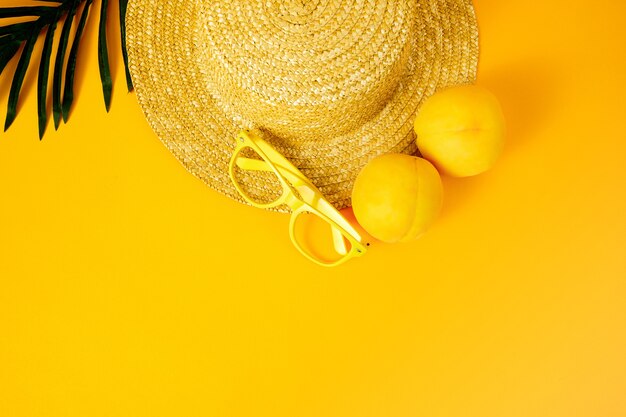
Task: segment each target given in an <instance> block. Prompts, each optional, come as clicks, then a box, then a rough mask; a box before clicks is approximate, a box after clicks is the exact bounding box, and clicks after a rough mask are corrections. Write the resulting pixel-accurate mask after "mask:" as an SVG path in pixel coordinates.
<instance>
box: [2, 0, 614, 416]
mask: <svg viewBox="0 0 626 417" xmlns="http://www.w3.org/2000/svg"><path fill="white" fill-rule="evenodd" d="M476 3H477V4H476V6H477V13H478V17H479V21H480V27H481V35H482V38H481V39H482V40H481V42H482V56H481V62H480V74H479V83H480V84H482V85H484V86H486V87H488V88H490V89H492V90H493V91H494V92H495V93H496V94H497V95H498V97H499V98H500V99H501V101H502V105H503V108H504V111H505V114H506V117H507V120H508V124H509V137H508V143H507V146H506V149H505V153H504V155H503V157H502V158H501V159H500V161H499V162H498V164H497V165H496V167H495V168H494V169H493V170H492V171H490V172H489V173H487V174H485V175H482V176H480V177H476V178H471V179H454V180H453V179H445V180H444V187H445V192H446V194H445V203H444V211H443V216H442V217H441V219H440V220H439V221H438V223H437V224H436V225H435V226H434V227H433V228H432V229H431V230H430V231H429V232H428V233H427V234H426V235H425V236H423V238H421V239H420V240H418V241H416V242H414V243H410V244H403V245H397V246H394V245H383V244H374V245H373V247H371V249H370V251H369V252H368V254H367V256H365V257H363V258H362V259H358V260H354V261H351V262H350V263H348V264H346V265H345V266H344V267H341V268H339V269H335V270H327V269H322V268H320V267H317V266H316V265H314V264H311V263H310V262H309V261H307V260H306V259H304V258H303V257H302V256H301V255H299V254H298V253H297V251H296V250H295V249H294V248H293V247H292V245H291V242H290V240H289V238H288V236H287V230H288V228H287V221H288V217H287V216H285V215H281V214H274V213H265V212H261V211H258V210H255V209H252V208H248V207H245V206H243V205H239V204H238V203H235V202H231V201H230V200H227V199H225V198H223V197H221V196H220V195H218V194H216V193H214V192H212V191H209V190H208V189H206V188H205V186H204V185H203V184H202V183H201V182H200V181H198V180H196V179H195V178H193V177H192V176H191V175H190V174H188V173H187V172H186V171H185V170H184V169H183V168H182V167H181V166H180V164H179V163H178V162H177V161H176V160H174V158H173V157H172V156H171V155H170V154H169V153H168V151H167V150H166V149H165V148H164V147H163V146H162V145H161V144H160V143H159V141H158V140H157V139H156V138H155V137H154V136H153V134H152V132H151V130H150V128H149V127H148V126H147V124H146V122H145V121H144V119H143V117H142V114H141V111H140V109H139V107H138V105H137V103H136V100H135V97H134V95H132V94H130V95H128V94H126V93H125V91H124V82H123V74H122V72H121V67H120V62H119V59H118V58H116V71H115V76H116V84H115V87H116V89H115V93H114V97H113V107H112V110H111V113H110V114H108V115H107V114H105V112H104V110H103V109H102V104H101V103H102V98H101V96H100V91H99V84H98V83H99V80H98V75H97V71H96V68H97V60H96V48H95V42H94V40H95V33H94V31H93V28H92V29H91V31H90V32H88V33H87V36H88V41H87V42H86V43H85V47H84V48H83V53H82V55H83V56H84V57H86V58H87V65H86V66H83V67H82V70H81V73H80V75H79V77H78V84H79V85H80V93H79V94H78V95H77V103H76V104H77V105H76V107H75V111H74V112H73V114H72V116H71V120H70V123H69V124H68V125H64V126H63V127H62V128H61V129H60V130H59V131H58V132H57V133H54V132H53V131H52V130H51V129H50V127H49V132H48V134H47V135H46V137H45V139H44V141H43V142H41V143H40V142H39V140H38V139H37V131H36V119H35V114H36V110H35V102H36V100H35V95H34V88H32V87H29V91H28V97H27V98H26V99H25V100H23V101H22V105H21V109H20V114H19V116H18V119H17V121H16V122H15V125H14V126H13V127H12V128H11V129H10V131H9V132H8V133H2V134H0V416H2V417H5V416H6V417H25V416H28V417H35V416H36V417H44V416H45V417H49V416H50V417H51V416H59V417H61V416H63V417H70V416H81V417H82V416H90V417H97V416H272V417H279V416H289V417H296V416H297V417H304V416H315V417H320V416H324V417H331V416H333V417H334V416H337V417H339V416H341V417H349V416H360V417H363V416H385V417H395V416H398V417H399V416H428V417H437V416H446V417H448V416H449V417H453V416H454V417H456V416H477V417H478V416H479V417H489V416H494V417H495V416H498V417H503V416H504V417H514V416H520V417H527V416H533V417H538V416H546V417H561V416H562V417H575V416H585V417H595V416H602V417H613V416H615V417H618V416H620V417H622V416H624V415H626V395H625V394H624V393H625V392H626V353H625V352H626V197H625V190H626V135H625V133H624V131H625V129H624V118H625V116H624V111H625V109H626V102H625V98H624V97H626V89H625V87H624V86H625V85H626V76H625V73H626V71H625V69H624V68H625V67H626V56H625V55H624V53H623V49H624V45H625V44H626V42H625V41H626V29H625V26H624V23H623V16H624V14H625V13H626V6H625V5H624V4H623V2H618V1H614V0H600V1H596V2H593V3H590V2H587V1H584V2H583V1H580V0H570V1H564V0H559V1H557V0H555V1H550V2H533V3H531V4H529V2H527V1H521V0H510V1H501V0H479V1H477V2H476ZM31 81H32V79H31ZM30 85H32V82H31V83H30ZM7 90H8V81H7V77H6V76H3V77H2V79H1V80H0V92H1V93H0V100H1V102H2V103H3V104H2V105H1V106H0V113H2V114H4V110H5V106H6V104H4V103H6V96H7Z"/></svg>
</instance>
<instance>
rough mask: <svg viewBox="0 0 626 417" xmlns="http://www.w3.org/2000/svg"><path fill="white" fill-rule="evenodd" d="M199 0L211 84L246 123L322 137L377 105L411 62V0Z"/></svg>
mask: <svg viewBox="0 0 626 417" xmlns="http://www.w3.org/2000/svg"><path fill="white" fill-rule="evenodd" d="M203 4H204V6H203V19H201V20H202V22H203V23H202V28H200V29H199V30H200V32H201V36H200V37H199V38H200V39H201V40H202V41H203V42H204V45H201V49H202V50H203V51H204V54H203V57H202V59H203V65H204V67H205V68H206V75H207V79H208V80H209V82H210V83H211V84H212V85H211V91H213V92H214V99H215V100H216V101H217V102H220V103H221V105H223V106H224V107H226V108H231V109H233V110H234V112H235V113H237V114H239V115H240V116H241V124H242V125H244V126H259V127H262V128H264V129H267V130H269V131H270V132H272V133H274V134H276V135H278V136H281V137H283V138H294V139H298V140H299V141H302V140H305V141H306V140H315V141H324V140H329V139H332V138H333V137H337V136H340V135H342V134H346V133H348V132H351V131H354V130H356V129H358V128H359V127H360V126H362V125H363V124H364V123H366V122H367V121H368V120H370V119H372V118H373V117H375V116H376V115H377V114H379V113H380V112H381V110H382V109H383V108H384V106H385V104H386V103H387V101H388V100H389V98H390V97H392V96H393V93H394V92H395V90H396V89H397V88H398V86H399V84H400V83H401V81H402V79H403V77H404V76H405V75H406V74H407V72H408V71H412V70H413V68H412V65H410V63H409V58H410V56H411V48H412V47H413V45H412V44H411V40H412V39H413V38H414V36H412V35H413V31H414V30H415V21H416V13H415V2H411V1H410V2H405V1H399V2H389V1H377V0H368V1H365V0H355V1H353V2H350V3H349V4H348V3H346V2H345V1H340V0H308V1H307V0H264V1H234V0H229V1H226V0H225V1H210V2H204V3H203Z"/></svg>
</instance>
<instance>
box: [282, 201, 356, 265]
mask: <svg viewBox="0 0 626 417" xmlns="http://www.w3.org/2000/svg"><path fill="white" fill-rule="evenodd" d="M294 235H295V241H296V242H295V243H296V245H298V246H299V248H300V249H301V250H302V251H303V252H305V253H306V254H307V255H308V256H310V257H311V258H314V259H317V260H318V261H320V262H321V263H324V264H332V263H335V262H337V261H340V260H341V259H343V258H344V257H346V256H347V255H348V254H349V253H350V251H351V249H352V244H351V243H350V241H349V240H348V239H347V238H346V237H345V236H344V235H343V233H342V232H341V229H339V228H336V227H334V226H332V225H331V224H330V223H328V222H326V221H325V220H324V219H323V218H321V217H319V216H317V215H315V214H309V213H300V214H298V215H297V217H296V218H295V220H294Z"/></svg>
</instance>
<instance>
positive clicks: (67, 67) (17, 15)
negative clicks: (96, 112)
mask: <svg viewBox="0 0 626 417" xmlns="http://www.w3.org/2000/svg"><path fill="white" fill-rule="evenodd" d="M118 1H119V10H120V16H119V18H120V29H121V35H122V45H121V49H122V56H123V59H124V66H125V76H126V84H127V87H128V91H131V90H132V81H131V78H130V73H129V71H128V55H127V52H126V43H125V38H126V25H125V22H124V16H125V13H126V7H127V0H118ZM25 2H26V0H25ZM39 2H40V3H47V4H46V5H37V6H28V5H24V6H18V7H2V6H0V75H2V73H3V72H4V70H5V69H6V68H7V65H8V64H9V62H11V60H13V59H14V58H16V57H17V56H19V61H18V64H17V67H16V69H15V71H14V73H13V80H12V83H11V90H10V92H9V101H8V106H7V115H6V120H5V130H6V129H8V128H9V127H10V126H11V124H12V123H13V121H14V120H15V118H16V116H17V112H18V102H19V99H20V92H21V91H22V86H23V83H24V80H25V77H26V73H27V71H28V68H29V67H30V64H31V60H32V55H33V50H34V47H35V45H36V43H37V42H38V41H39V39H40V38H44V39H43V49H42V51H41V56H40V61H39V71H38V77H37V116H38V117H37V119H38V123H39V138H40V139H41V138H43V135H44V133H45V129H46V125H47V121H48V110H47V102H48V96H49V95H50V96H51V97H52V118H53V120H54V126H55V129H57V128H58V127H59V125H60V123H61V121H62V120H63V121H65V122H67V120H68V118H69V115H70V112H71V109H72V106H73V104H74V88H75V85H74V79H75V73H76V66H77V65H79V64H80V59H79V50H80V48H79V47H80V43H81V39H82V35H83V32H84V30H85V28H86V26H87V25H88V24H89V22H90V19H89V16H90V8H91V5H92V3H93V0H39ZM108 8H109V0H101V3H100V21H99V29H98V67H99V70H100V80H101V83H102V93H103V96H104V104H105V109H106V111H109V108H110V105H111V95H112V90H113V82H112V77H111V69H110V66H109V56H108V54H109V50H108V47H107V14H108V13H107V12H108ZM79 11H80V12H79ZM4 19H11V20H10V23H8V22H7V23H8V24H3V22H4ZM16 20H17V22H16ZM59 25H62V28H61V33H60V36H58V39H57V40H56V44H57V45H56V55H55V56H54V69H52V68H51V65H52V64H51V61H52V55H53V51H54V49H55V48H54V46H55V45H54V44H55V32H56V29H57V27H59ZM44 32H45V37H44V36H43V35H44ZM72 34H73V37H72ZM71 37H72V40H71V41H70V38H71ZM68 48H69V51H68ZM50 77H51V78H52V89H51V91H48V81H49V78H50Z"/></svg>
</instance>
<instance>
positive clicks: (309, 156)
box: [126, 0, 479, 208]
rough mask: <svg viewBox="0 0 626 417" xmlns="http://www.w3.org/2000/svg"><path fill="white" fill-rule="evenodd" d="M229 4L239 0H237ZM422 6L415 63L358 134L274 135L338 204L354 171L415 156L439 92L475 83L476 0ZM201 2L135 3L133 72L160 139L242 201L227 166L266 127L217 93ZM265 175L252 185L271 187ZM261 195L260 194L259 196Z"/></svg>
mask: <svg viewBox="0 0 626 417" xmlns="http://www.w3.org/2000/svg"><path fill="white" fill-rule="evenodd" d="M231 1H232V0H231ZM415 1H417V8H418V11H419V16H418V17H419V19H418V21H417V22H416V25H417V30H416V36H415V39H414V40H413V42H412V47H411V56H410V58H409V62H408V67H409V68H407V70H406V72H405V73H404V75H403V77H402V79H401V80H399V83H398V86H397V88H396V89H395V90H394V92H393V95H392V96H391V97H390V98H389V99H388V100H387V101H386V102H385V103H384V105H383V106H382V108H381V110H380V111H379V112H378V114H377V115H375V116H374V117H373V118H371V119H370V120H367V121H366V122H365V123H363V124H362V125H361V126H360V127H359V128H358V129H355V130H353V131H350V132H346V133H344V134H341V135H338V136H336V137H330V138H328V140H326V141H323V142H320V141H312V140H307V138H302V140H300V141H298V140H293V139H292V138H290V139H285V140H282V139H281V138H280V137H275V138H270V140H269V141H270V142H271V143H272V144H273V145H274V146H275V147H276V149H277V150H278V151H279V152H281V153H282V154H283V155H284V156H285V157H287V158H288V159H289V160H290V161H291V162H292V163H293V164H294V165H296V166H297V167H298V168H299V169H300V170H301V171H302V172H303V174H304V175H306V176H307V177H308V178H309V179H310V180H311V181H312V182H313V183H314V184H315V185H316V186H317V187H318V188H319V189H320V191H321V192H322V193H323V194H324V196H325V197H326V198H327V199H328V200H329V201H330V202H331V203H332V204H333V205H335V206H336V207H337V208H344V207H347V206H349V205H350V194H351V190H352V185H353V183H354V180H355V178H356V176H357V174H358V173H359V172H360V170H361V169H362V168H363V166H365V164H366V163H367V162H368V161H370V160H371V159H373V158H374V157H376V156H378V155H381V154H385V153H389V152H402V153H408V154H416V153H417V147H416V145H415V134H414V132H413V120H414V118H415V115H416V113H417V111H418V109H419V107H420V104H421V103H422V101H423V100H424V99H425V98H427V97H429V96H430V95H432V94H433V93H434V92H435V91H437V90H439V89H442V88H445V87H448V86H453V85H458V84H465V83H470V82H473V81H474V79H475V76H476V70H477V64H478V49H479V48H478V28H477V23H476V17H475V14H474V8H473V6H472V2H471V0H425V1H419V0H415ZM201 3H202V0H170V1H162V0H130V1H129V3H128V8H127V15H126V34H127V38H126V39H127V48H128V56H129V62H130V72H131V75H132V79H133V83H134V86H135V89H136V93H137V97H138V100H139V103H140V106H141V108H142V109H143V111H144V113H145V116H146V118H147V120H148V122H149V124H150V125H151V126H152V128H153V130H154V131H155V132H156V134H157V136H158V137H159V138H160V140H161V141H162V142H163V143H164V144H165V146H166V147H167V148H168V149H169V150H170V151H171V152H172V153H173V154H174V156H175V157H176V158H177V159H178V160H179V161H180V162H181V163H182V164H183V165H184V166H185V167H186V168H187V169H188V170H189V171H190V172H191V173H192V174H193V175H195V176H196V177H198V178H199V179H200V180H202V181H203V182H204V183H206V184H207V185H208V186H209V187H211V188H213V189H214V190H217V191H218V192H220V193H222V194H224V195H226V196H228V197H230V198H232V199H235V200H237V201H240V202H244V201H243V199H242V198H241V196H240V195H239V194H238V192H237V191H236V189H235V188H234V186H233V185H232V183H231V179H230V177H229V174H228V162H229V159H230V157H231V153H232V151H233V149H234V139H235V137H236V135H237V133H238V132H239V131H240V130H241V129H242V128H261V129H263V126H262V125H259V124H258V121H255V120H248V119H246V117H245V116H244V115H242V114H240V113H239V112H237V110H236V109H234V108H233V107H232V106H230V105H229V104H228V103H225V102H223V101H221V100H220V99H219V96H218V95H216V94H213V92H212V91H211V86H212V85H213V84H212V82H210V81H209V80H208V79H207V77H208V76H209V75H210V74H208V73H207V72H208V71H210V69H207V68H206V59H207V57H206V55H205V54H206V50H205V49H204V48H202V47H201V45H202V36H203V34H202V32H203V30H206V28H205V27H204V26H203V22H201V16H202V10H201ZM263 181H264V180H263V179H258V180H257V182H256V183H254V184H252V187H256V188H257V189H258V190H263V189H264V187H270V188H271V187H272V185H270V184H264V183H263ZM261 192H262V191H261Z"/></svg>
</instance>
